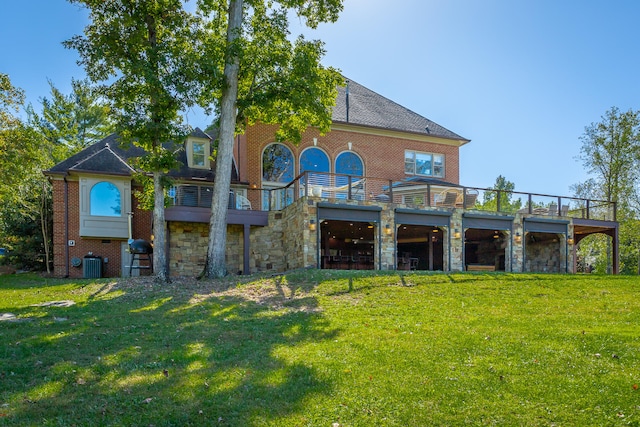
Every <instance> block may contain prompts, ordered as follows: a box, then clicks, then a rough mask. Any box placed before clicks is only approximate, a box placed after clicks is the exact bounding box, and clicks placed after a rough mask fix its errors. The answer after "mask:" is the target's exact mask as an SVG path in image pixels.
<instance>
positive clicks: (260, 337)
mask: <svg viewBox="0 0 640 427" xmlns="http://www.w3.org/2000/svg"><path fill="white" fill-rule="evenodd" d="M96 289H98V292H93V294H92V296H91V298H90V299H89V300H88V301H87V302H86V303H84V304H78V305H76V306H72V307H68V308H56V307H46V308H44V307H39V308H33V307H29V308H24V309H19V310H17V313H16V314H17V315H18V316H20V315H23V316H25V315H27V314H28V313H31V314H33V313H34V310H35V311H37V312H36V313H35V314H36V316H35V317H34V318H32V320H31V321H29V322H12V323H6V322H5V324H2V325H0V327H2V330H1V331H0V335H1V337H2V343H1V344H0V366H1V368H0V383H1V384H2V387H0V405H2V406H0V415H2V416H1V417H0V425H3V423H9V424H12V425H13V424H17V425H27V424H37V425H74V424H75V425H156V426H162V425H181V426H186V425H213V424H215V425H245V426H249V425H257V424H259V425H265V424H270V425H277V424H278V419H281V418H284V417H288V418H290V417H293V418H294V419H296V420H298V422H296V424H304V423H305V420H304V412H303V401H304V399H305V397H306V396H310V395H315V394H324V393H329V392H330V390H331V386H330V384H328V383H327V382H326V381H325V379H323V376H322V374H321V373H319V372H316V370H315V369H314V368H313V365H312V363H311V362H312V360H310V358H309V359H307V358H304V356H302V357H299V356H296V357H299V358H298V359H296V358H295V357H291V356H289V353H288V349H290V348H291V347H293V346H299V345H303V344H305V343H312V342H318V341H322V340H330V339H333V338H334V337H335V335H336V333H337V332H336V331H335V330H331V328H330V327H329V326H328V325H327V323H326V321H325V320H324V319H323V317H322V315H321V314H320V313H318V311H317V301H315V299H314V298H311V297H306V298H298V299H295V300H291V301H288V302H287V301H285V302H284V303H283V304H281V305H279V306H274V305H273V304H271V303H269V302H268V301H267V303H265V302H255V301H252V300H250V299H247V298H243V297H242V296H238V295H231V296H229V295H226V296H222V295H217V296H213V295H202V294H199V293H198V292H194V291H192V290H184V289H180V288H179V286H178V285H171V286H170V287H166V288H162V287H153V289H151V290H133V289H129V290H125V291H124V292H115V291H111V292H105V289H100V287H99V285H97V286H96ZM281 291H282V292H284V290H282V289H281ZM297 354H299V353H297Z"/></svg>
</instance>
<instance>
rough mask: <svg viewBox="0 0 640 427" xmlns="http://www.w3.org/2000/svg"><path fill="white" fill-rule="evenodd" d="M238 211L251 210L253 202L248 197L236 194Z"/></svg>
mask: <svg viewBox="0 0 640 427" xmlns="http://www.w3.org/2000/svg"><path fill="white" fill-rule="evenodd" d="M236 209H240V210H245V211H246V210H251V202H250V201H249V199H247V198H246V197H244V196H242V195H240V194H236Z"/></svg>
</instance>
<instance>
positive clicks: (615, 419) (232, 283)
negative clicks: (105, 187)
mask: <svg viewBox="0 0 640 427" xmlns="http://www.w3.org/2000/svg"><path fill="white" fill-rule="evenodd" d="M638 287H639V284H638V282H637V280H635V279H633V278H627V277H601V276H593V275H591V276H586V275H585V276H578V275H574V276H568V275H541V274H540V275H538V274H410V275H406V276H403V277H400V276H398V275H397V274H395V272H346V271H319V270H304V271H302V270H301V271H295V272H291V273H290V274H286V275H282V276H279V277H269V278H260V277H251V278H247V277H242V278H239V277H236V278H229V279H225V280H218V281H206V280H204V281H200V282H195V281H175V282H173V283H171V284H157V283H154V282H153V281H152V280H143V279H137V280H129V281H120V282H113V281H110V280H100V281H89V280H79V281H63V280H50V279H42V278H40V277H38V276H35V275H14V276H0V313H12V314H13V315H15V317H13V319H14V320H13V321H8V320H7V321H3V323H2V328H1V329H0V337H1V338H2V339H1V340H0V376H1V378H2V381H3V387H2V388H0V402H2V405H1V406H0V414H1V417H0V425H33V424H37V425H44V426H49V425H50V426H53V425H73V424H75V425H87V426H92V425H102V426H108V425H151V424H153V425H157V426H169V425H227V426H231V425H234V426H235V425H247V426H249V425H250V426H279V427H280V426H301V425H309V426H317V425H328V426H331V425H334V423H337V424H339V425H341V426H346V425H385V426H407V425H411V426H417V425H420V426H423V425H425V426H428V425H485V424H486V425H535V426H538V425H539V426H548V425H629V424H633V421H634V420H636V419H637V417H638V416H640V412H639V409H638V405H637V400H638V393H640V390H639V387H638V384H640V377H639V375H640V373H639V372H638V369H637V366H638V363H640V356H639V355H638V352H637V351H636V349H637V347H638V345H639V344H640V339H639V338H638V334H637V333H636V332H637V327H636V326H635V325H637V324H638V322H639V321H640V302H639V301H638V298H637V293H638V290H639V289H638ZM53 302H57V303H56V304H53ZM70 303H73V304H70ZM7 317H8V316H7Z"/></svg>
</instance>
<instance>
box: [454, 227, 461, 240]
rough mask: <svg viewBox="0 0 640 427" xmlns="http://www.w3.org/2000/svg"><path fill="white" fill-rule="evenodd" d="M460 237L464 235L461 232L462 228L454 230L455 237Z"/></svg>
mask: <svg viewBox="0 0 640 427" xmlns="http://www.w3.org/2000/svg"><path fill="white" fill-rule="evenodd" d="M460 237H462V235H461V234H460V230H458V229H457V228H456V229H455V230H453V238H454V239H459V238H460Z"/></svg>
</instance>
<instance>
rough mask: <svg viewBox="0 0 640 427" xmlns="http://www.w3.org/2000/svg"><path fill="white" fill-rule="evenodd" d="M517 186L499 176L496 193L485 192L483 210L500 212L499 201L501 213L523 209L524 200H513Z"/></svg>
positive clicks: (495, 187)
mask: <svg viewBox="0 0 640 427" xmlns="http://www.w3.org/2000/svg"><path fill="white" fill-rule="evenodd" d="M515 187H516V186H515V184H514V183H513V182H511V181H509V180H507V178H505V177H504V176H502V175H498V177H497V178H496V182H495V184H494V185H493V187H492V188H493V189H494V190H496V191H493V192H492V191H485V193H484V197H483V201H482V204H481V206H480V207H481V208H482V209H483V210H488V211H492V212H497V211H498V201H499V202H500V212H516V211H517V210H518V209H520V208H521V207H522V200H521V199H517V200H512V198H513V191H515Z"/></svg>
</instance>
